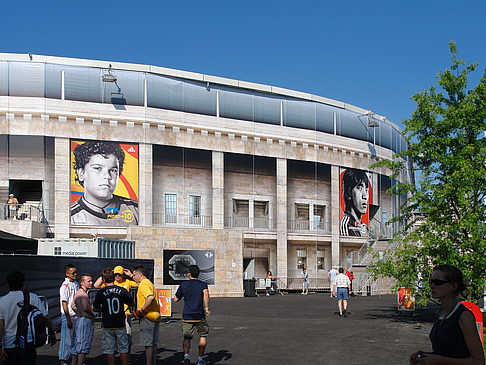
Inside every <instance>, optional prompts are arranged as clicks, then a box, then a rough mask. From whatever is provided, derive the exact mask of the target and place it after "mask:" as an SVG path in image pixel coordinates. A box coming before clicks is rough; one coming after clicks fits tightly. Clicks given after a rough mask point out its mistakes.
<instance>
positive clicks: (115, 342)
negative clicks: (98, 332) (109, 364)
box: [101, 327, 129, 355]
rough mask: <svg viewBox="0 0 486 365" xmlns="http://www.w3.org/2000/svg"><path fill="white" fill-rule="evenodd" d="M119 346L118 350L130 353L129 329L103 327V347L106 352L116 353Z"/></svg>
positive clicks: (122, 352)
mask: <svg viewBox="0 0 486 365" xmlns="http://www.w3.org/2000/svg"><path fill="white" fill-rule="evenodd" d="M117 346H118V352H119V353H121V354H126V353H128V348H129V341H128V335H127V331H126V330H125V327H123V328H103V338H102V340H101V349H102V350H103V353H104V354H110V355H112V354H114V353H115V352H116V349H117Z"/></svg>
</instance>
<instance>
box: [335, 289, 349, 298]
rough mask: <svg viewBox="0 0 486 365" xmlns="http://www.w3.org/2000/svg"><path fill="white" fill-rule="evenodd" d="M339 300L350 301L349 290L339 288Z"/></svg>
mask: <svg viewBox="0 0 486 365" xmlns="http://www.w3.org/2000/svg"><path fill="white" fill-rule="evenodd" d="M337 298H338V299H344V300H348V299H349V293H348V288H337Z"/></svg>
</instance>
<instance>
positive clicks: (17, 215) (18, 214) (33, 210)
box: [0, 203, 45, 223]
mask: <svg viewBox="0 0 486 365" xmlns="http://www.w3.org/2000/svg"><path fill="white" fill-rule="evenodd" d="M0 207H1V210H0V220H8V219H11V220H23V221H34V222H39V223H45V219H44V212H43V211H42V204H40V203H39V204H38V205H34V204H27V203H24V204H3V205H0ZM12 208H15V209H12Z"/></svg>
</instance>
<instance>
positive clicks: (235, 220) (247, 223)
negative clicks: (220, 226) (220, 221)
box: [224, 217, 277, 230]
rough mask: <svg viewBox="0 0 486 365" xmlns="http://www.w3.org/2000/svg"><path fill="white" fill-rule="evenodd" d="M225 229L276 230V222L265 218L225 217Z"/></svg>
mask: <svg viewBox="0 0 486 365" xmlns="http://www.w3.org/2000/svg"><path fill="white" fill-rule="evenodd" d="M224 226H225V228H253V229H262V230H275V229H277V221H276V220H275V219H270V218H266V217H257V218H249V217H225V218H224Z"/></svg>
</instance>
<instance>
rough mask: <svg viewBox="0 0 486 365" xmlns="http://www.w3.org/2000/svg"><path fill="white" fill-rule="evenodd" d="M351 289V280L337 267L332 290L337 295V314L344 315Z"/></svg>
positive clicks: (345, 314)
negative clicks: (337, 270) (337, 272)
mask: <svg viewBox="0 0 486 365" xmlns="http://www.w3.org/2000/svg"><path fill="white" fill-rule="evenodd" d="M350 290H351V281H350V280H349V278H348V277H347V276H346V275H344V269H343V268H342V267H340V268H339V274H338V276H336V279H334V292H335V293H336V295H337V300H338V309H339V315H340V316H341V317H346V316H347V313H346V309H347V308H348V299H349V292H350Z"/></svg>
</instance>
